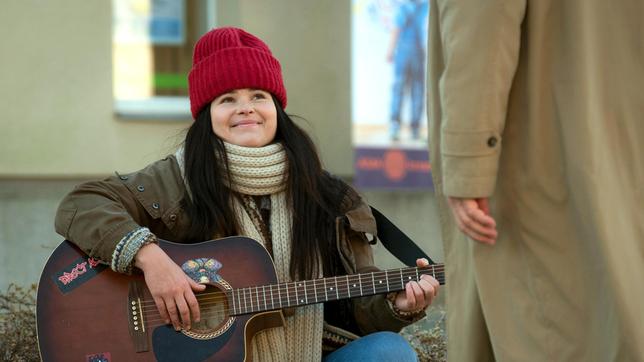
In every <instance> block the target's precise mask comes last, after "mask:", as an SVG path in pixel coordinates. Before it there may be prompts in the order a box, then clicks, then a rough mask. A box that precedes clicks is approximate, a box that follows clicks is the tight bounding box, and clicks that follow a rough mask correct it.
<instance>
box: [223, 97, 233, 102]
mask: <svg viewBox="0 0 644 362" xmlns="http://www.w3.org/2000/svg"><path fill="white" fill-rule="evenodd" d="M234 101H235V98H233V97H224V98H222V99H221V100H220V101H219V103H230V102H234Z"/></svg>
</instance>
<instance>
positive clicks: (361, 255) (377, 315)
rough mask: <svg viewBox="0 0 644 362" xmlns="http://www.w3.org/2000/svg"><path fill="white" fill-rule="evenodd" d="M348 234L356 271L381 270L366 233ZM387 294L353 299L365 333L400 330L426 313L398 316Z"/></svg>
mask: <svg viewBox="0 0 644 362" xmlns="http://www.w3.org/2000/svg"><path fill="white" fill-rule="evenodd" d="M348 234H349V235H347V238H348V240H349V242H350V244H351V247H352V249H353V251H354V255H355V262H356V272H357V273H371V272H376V271H379V270H380V269H379V268H378V267H376V266H375V265H374V263H373V251H372V250H371V245H370V244H369V242H368V241H367V239H366V237H365V235H364V234H362V233H357V232H354V231H349V232H348ZM386 296H387V295H386V294H376V295H373V296H369V297H362V298H356V299H354V300H353V315H354V318H355V320H356V323H357V325H358V328H360V331H361V332H362V333H363V335H366V334H369V333H373V332H378V331H392V332H399V331H400V330H401V329H402V328H403V327H405V326H408V325H409V324H411V323H412V322H415V321H417V320H419V319H421V318H422V317H424V316H425V313H419V314H416V315H414V317H413V318H411V319H410V318H406V317H401V316H398V315H397V314H396V313H395V312H394V311H393V309H392V308H391V307H390V306H389V304H388V303H387V300H386Z"/></svg>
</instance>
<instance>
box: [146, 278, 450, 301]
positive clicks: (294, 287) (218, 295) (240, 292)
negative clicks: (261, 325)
mask: <svg viewBox="0 0 644 362" xmlns="http://www.w3.org/2000/svg"><path fill="white" fill-rule="evenodd" d="M423 270H424V269H423ZM423 270H420V271H421V272H422V271H423ZM409 272H411V273H409ZM377 273H384V271H383V272H374V273H373V274H377ZM419 274H422V273H419ZM436 274H438V273H436ZM362 275H364V274H362ZM415 275H416V273H415V270H406V271H404V272H403V274H402V277H403V279H407V280H403V282H405V283H406V282H407V281H409V280H415V279H410V277H413V276H415ZM356 276H357V274H353V275H348V276H340V277H331V278H328V279H336V282H333V281H332V282H331V284H330V285H331V286H332V287H335V289H333V288H331V289H329V290H328V291H327V289H326V285H327V284H324V283H319V281H322V280H323V279H316V280H314V281H308V282H306V283H305V282H299V281H295V282H287V283H281V284H275V285H271V286H269V290H268V291H267V290H266V287H267V286H266V285H264V286H250V287H244V288H238V289H234V290H230V289H228V290H225V291H223V292H222V291H220V290H218V291H215V292H209V293H200V294H197V295H196V296H197V300H198V301H199V300H209V301H219V302H223V301H226V300H230V299H231V298H235V299H236V300H238V301H239V302H244V303H245V301H248V302H249V303H255V301H256V300H257V299H258V298H260V296H261V295H263V296H262V297H261V299H262V300H263V299H265V296H266V294H267V293H268V295H269V296H272V295H273V294H274V293H275V292H277V294H278V297H281V295H282V294H283V293H284V292H286V294H287V298H285V299H286V301H287V302H288V301H289V300H290V299H294V298H291V297H294V296H296V295H297V297H300V296H299V295H298V294H301V292H302V291H303V292H304V294H305V295H304V296H305V298H306V299H308V295H317V292H318V291H319V289H320V287H321V286H322V285H325V289H323V291H324V292H325V293H324V295H326V296H327V299H328V294H333V293H336V294H340V293H342V294H344V293H345V292H350V289H351V288H352V287H351V286H350V284H354V286H353V288H356V286H355V282H358V283H359V282H360V281H361V280H362V279H363V278H359V277H358V278H356ZM419 276H420V275H419ZM436 277H437V280H438V281H439V283H441V284H444V275H440V274H439V275H436ZM374 278H376V276H375V275H374ZM398 278H399V276H396V277H395V278H392V277H389V280H390V281H392V282H393V283H395V284H394V285H397V283H399V282H400V281H399V280H397V279H398ZM328 279H327V280H328ZM337 280H340V283H341V284H338V283H337ZM313 282H315V284H314V283H313ZM352 282H354V283H352ZM379 282H380V283H382V281H379ZM273 286H274V287H273ZM284 286H285V287H284ZM374 287H378V286H376V285H374ZM260 288H261V289H260ZM362 289H366V290H370V289H372V290H375V289H374V288H371V287H369V286H368V285H367V286H366V287H364V288H362ZM402 289H404V288H399V289H398V290H402ZM329 291H330V293H329ZM298 292H300V293H298ZM383 292H386V290H384V291H383ZM222 294H223V295H222ZM235 294H236V295H235ZM375 294H378V293H375ZM210 296H214V298H209V299H207V298H208V297H210ZM320 296H322V293H320ZM199 297H201V298H199ZM273 299H275V298H273ZM297 299H299V298H297ZM316 299H317V298H316ZM251 301H252V302H251ZM141 304H142V306H143V307H144V310H145V311H147V310H150V309H155V308H156V303H155V302H154V300H150V299H143V301H142V303H141ZM245 304H246V303H245ZM272 304H274V303H272ZM149 307H151V308H149ZM240 307H241V306H240Z"/></svg>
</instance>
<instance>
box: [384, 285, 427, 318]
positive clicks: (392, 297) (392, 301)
mask: <svg viewBox="0 0 644 362" xmlns="http://www.w3.org/2000/svg"><path fill="white" fill-rule="evenodd" d="M397 294H398V293H397V292H393V293H389V294H387V298H386V300H387V305H388V306H389V308H390V309H391V311H392V312H393V313H394V315H396V316H397V317H400V318H402V319H407V320H414V319H416V318H418V317H420V316H422V315H423V314H424V313H425V309H426V307H425V308H423V309H419V310H412V311H404V310H400V309H399V308H398V307H396V295H397Z"/></svg>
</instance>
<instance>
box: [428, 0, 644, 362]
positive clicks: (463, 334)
mask: <svg viewBox="0 0 644 362" xmlns="http://www.w3.org/2000/svg"><path fill="white" fill-rule="evenodd" d="M643 16H644V2H642V1H627V0H624V1H622V0H619V1H603V0H567V1H559V0H556V1H555V0H538V1H537V0H535V1H530V0H527V1H525V0H524V1H520V0H512V1H509V0H508V1H502V0H487V1H475V0H461V1H439V0H433V1H432V4H431V11H430V30H429V32H430V40H429V57H430V59H429V73H428V77H429V85H428V94H429V110H430V114H429V119H430V123H431V127H430V133H431V143H430V144H431V152H430V153H431V156H432V166H433V175H434V181H435V185H436V192H437V198H438V200H439V207H440V209H441V224H442V231H443V239H444V242H445V252H446V265H447V267H448V270H447V279H449V288H448V291H447V305H448V333H449V359H450V361H486V360H498V361H643V360H644V216H643V215H644V212H643V211H642V206H644V161H643V159H642V156H643V155H644V89H643V88H642V87H644V27H643V26H642V25H641V24H642V19H643ZM459 229H460V231H459Z"/></svg>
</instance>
